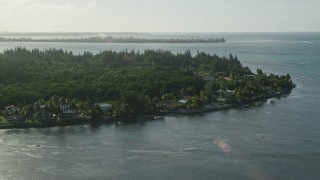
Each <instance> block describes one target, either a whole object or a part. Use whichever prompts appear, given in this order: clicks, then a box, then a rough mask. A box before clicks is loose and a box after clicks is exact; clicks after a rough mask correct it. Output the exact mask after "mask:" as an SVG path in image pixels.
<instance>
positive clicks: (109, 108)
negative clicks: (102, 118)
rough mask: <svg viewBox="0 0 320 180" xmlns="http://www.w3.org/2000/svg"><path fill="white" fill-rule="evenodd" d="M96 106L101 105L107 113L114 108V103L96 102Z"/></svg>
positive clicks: (102, 109) (101, 108)
mask: <svg viewBox="0 0 320 180" xmlns="http://www.w3.org/2000/svg"><path fill="white" fill-rule="evenodd" d="M94 105H95V106H99V107H100V110H101V111H102V112H103V113H105V112H108V111H110V110H111V109H112V105H111V104H107V103H95V104H94Z"/></svg>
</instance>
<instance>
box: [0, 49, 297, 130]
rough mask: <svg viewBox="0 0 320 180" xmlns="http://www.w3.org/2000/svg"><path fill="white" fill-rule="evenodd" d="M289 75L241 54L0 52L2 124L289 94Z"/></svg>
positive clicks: (146, 115) (142, 114)
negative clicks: (245, 60)
mask: <svg viewBox="0 0 320 180" xmlns="http://www.w3.org/2000/svg"><path fill="white" fill-rule="evenodd" d="M294 87H295V84H294V83H293V82H292V80H291V77H290V75H289V74H286V75H275V74H266V73H264V72H263V71H262V70H261V69H257V70H256V72H255V73H253V72H252V71H251V70H250V69H249V68H248V67H244V66H243V65H242V64H241V62H240V61H239V60H238V58H237V56H233V55H232V54H230V55H229V56H228V57H219V56H217V55H211V54H207V53H204V52H197V54H196V55H194V56H192V55H191V52H190V51H189V50H186V51H185V52H184V53H178V54H174V53H172V52H170V51H165V50H145V51H144V52H139V51H137V52H136V51H134V50H132V51H127V50H125V51H121V52H115V51H103V52H101V53H99V54H96V55H93V54H92V53H90V52H84V53H83V54H73V53H72V52H68V51H64V50H62V49H47V50H39V49H33V50H27V49H25V48H21V47H17V48H15V49H8V50H5V51H4V52H3V53H0V109H1V111H0V128H29V127H51V126H66V125H77V124H87V123H93V124H96V123H98V124H99V123H118V122H121V123H131V122H137V121H141V120H143V119H150V118H151V117H152V118H154V117H155V118H157V117H159V116H160V117H161V116H163V115H168V114H176V115H180V114H183V115H184V114H194V113H203V112H210V111H217V110H222V109H228V108H233V107H239V106H244V105H247V104H250V103H254V102H258V101H263V100H266V99H268V98H271V97H276V96H281V95H283V94H286V93H289V92H290V91H291V89H293V88H294Z"/></svg>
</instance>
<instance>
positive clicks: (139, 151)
mask: <svg viewBox="0 0 320 180" xmlns="http://www.w3.org/2000/svg"><path fill="white" fill-rule="evenodd" d="M128 152H130V153H138V154H172V153H173V152H171V151H154V150H128Z"/></svg>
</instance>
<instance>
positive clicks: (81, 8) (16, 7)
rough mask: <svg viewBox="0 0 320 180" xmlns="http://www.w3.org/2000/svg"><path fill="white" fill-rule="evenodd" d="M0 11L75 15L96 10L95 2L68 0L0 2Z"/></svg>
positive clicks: (5, 0) (15, 0)
mask: <svg viewBox="0 0 320 180" xmlns="http://www.w3.org/2000/svg"><path fill="white" fill-rule="evenodd" d="M0 9H3V10H9V11H12V12H13V11H21V10H27V11H33V12H37V11H66V12H77V13H89V12H95V11H97V9H98V5H97V1H96V0H91V1H84V0H78V1H74V0H69V1H66V2H63V1H60V0H53V1H47V0H0Z"/></svg>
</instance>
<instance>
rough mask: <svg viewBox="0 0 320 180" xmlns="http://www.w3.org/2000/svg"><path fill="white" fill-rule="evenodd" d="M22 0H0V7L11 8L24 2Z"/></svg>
mask: <svg viewBox="0 0 320 180" xmlns="http://www.w3.org/2000/svg"><path fill="white" fill-rule="evenodd" d="M24 3H25V1H23V0H0V9H13V8H15V7H17V6H21V5H22V4H24Z"/></svg>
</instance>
